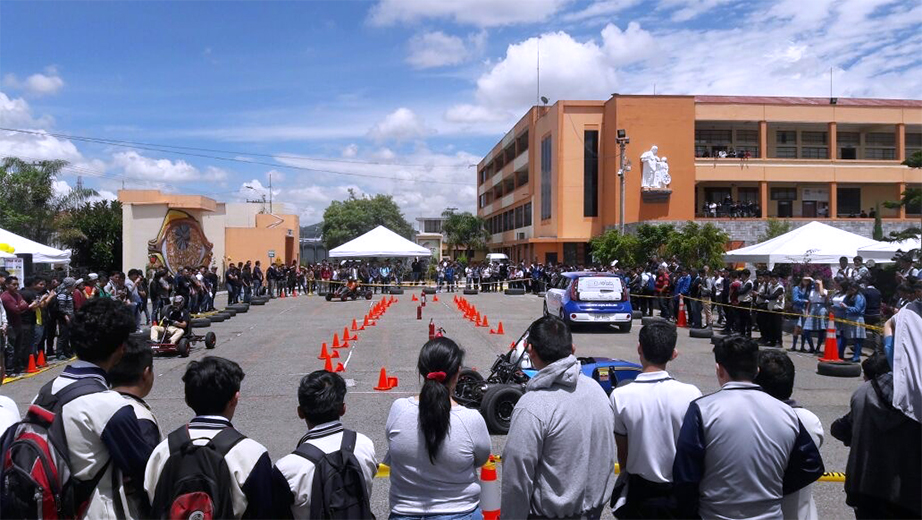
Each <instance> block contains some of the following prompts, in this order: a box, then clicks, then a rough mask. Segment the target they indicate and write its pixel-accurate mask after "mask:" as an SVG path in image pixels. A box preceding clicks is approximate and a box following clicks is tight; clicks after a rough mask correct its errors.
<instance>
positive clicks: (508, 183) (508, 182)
mask: <svg viewBox="0 0 922 520" xmlns="http://www.w3.org/2000/svg"><path fill="white" fill-rule="evenodd" d="M503 185H504V186H503V191H505V192H506V195H508V194H510V193H512V192H513V191H515V177H509V178H508V179H505V180H504V181H503Z"/></svg>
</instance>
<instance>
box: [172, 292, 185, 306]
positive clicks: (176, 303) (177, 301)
mask: <svg viewBox="0 0 922 520" xmlns="http://www.w3.org/2000/svg"><path fill="white" fill-rule="evenodd" d="M182 302H183V297H182V296H181V295H179V294H177V295H176V296H174V297H173V307H182Z"/></svg>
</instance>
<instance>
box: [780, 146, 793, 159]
mask: <svg viewBox="0 0 922 520" xmlns="http://www.w3.org/2000/svg"><path fill="white" fill-rule="evenodd" d="M775 157H776V158H778V159H797V147H796V146H779V147H777V148H775Z"/></svg>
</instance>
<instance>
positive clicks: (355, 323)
mask: <svg viewBox="0 0 922 520" xmlns="http://www.w3.org/2000/svg"><path fill="white" fill-rule="evenodd" d="M352 330H359V324H358V323H357V322H356V321H355V318H352Z"/></svg>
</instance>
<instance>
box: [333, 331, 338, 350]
mask: <svg viewBox="0 0 922 520" xmlns="http://www.w3.org/2000/svg"><path fill="white" fill-rule="evenodd" d="M333 348H339V335H337V334H336V333H335V332H334V333H333Z"/></svg>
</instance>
